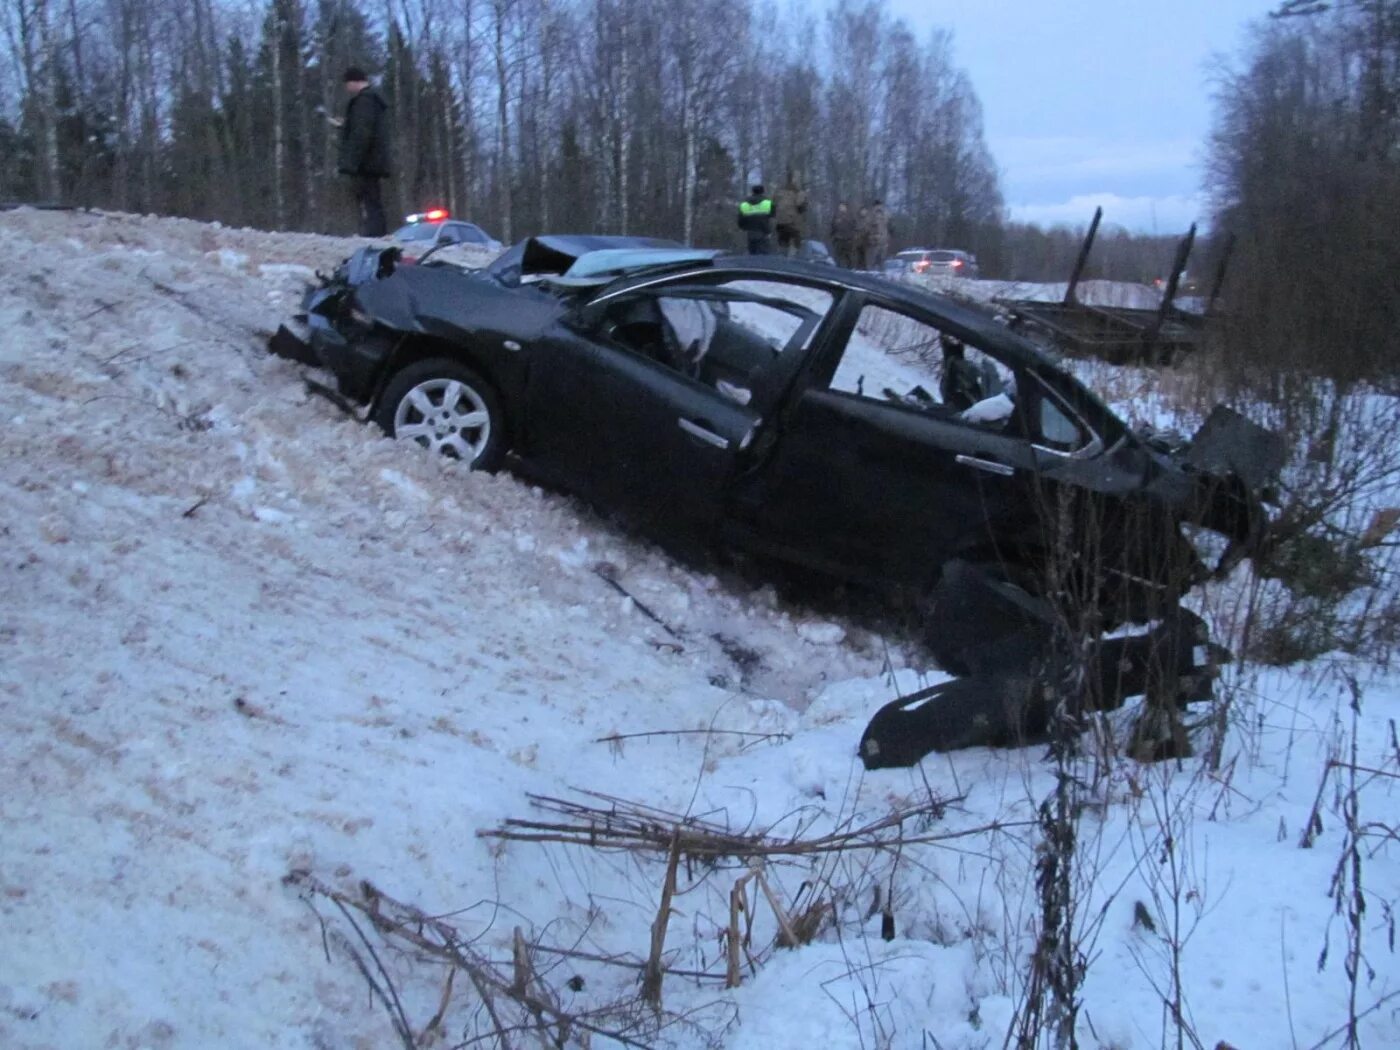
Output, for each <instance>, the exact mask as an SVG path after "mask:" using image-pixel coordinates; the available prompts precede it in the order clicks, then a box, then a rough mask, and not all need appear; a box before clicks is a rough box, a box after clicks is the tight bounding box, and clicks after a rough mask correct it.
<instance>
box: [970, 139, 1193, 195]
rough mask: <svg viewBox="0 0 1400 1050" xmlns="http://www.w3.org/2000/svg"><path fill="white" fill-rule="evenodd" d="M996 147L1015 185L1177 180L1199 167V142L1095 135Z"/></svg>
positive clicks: (998, 143)
mask: <svg viewBox="0 0 1400 1050" xmlns="http://www.w3.org/2000/svg"><path fill="white" fill-rule="evenodd" d="M991 145H992V149H993V152H994V154H995V156H996V158H997V160H998V161H999V162H1000V163H1001V165H1002V168H1003V170H1004V171H1005V172H1006V174H1007V176H1008V178H1009V179H1010V180H1011V181H1012V182H1031V181H1034V182H1054V181H1061V180H1073V181H1077V182H1081V183H1082V182H1083V181H1084V179H1086V178H1098V179H1103V178H1132V177H1135V176H1136V177H1144V176H1145V177H1152V176H1157V177H1163V176H1165V177H1175V178H1180V177H1182V176H1184V175H1186V174H1187V173H1188V172H1189V171H1190V170H1191V168H1192V166H1193V165H1194V164H1195V163H1196V160H1197V157H1198V155H1199V153H1200V148H1201V147H1200V143H1199V142H1196V141H1193V140H1191V139H1183V138H1173V139H1148V140H1137V141H1122V140H1112V139H1105V138H1098V137H1093V136H1083V135H1073V136H1051V135H1043V136H1034V137H1024V136H1022V137H1008V138H1000V139H997V140H994V141H993V142H992V144H991Z"/></svg>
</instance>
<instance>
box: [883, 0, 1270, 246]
mask: <svg viewBox="0 0 1400 1050" xmlns="http://www.w3.org/2000/svg"><path fill="white" fill-rule="evenodd" d="M889 4H890V11H891V13H893V14H894V15H896V16H898V17H901V18H904V19H905V20H906V21H908V22H909V24H910V25H911V26H912V27H914V29H915V31H916V33H917V34H918V35H919V36H920V37H922V36H923V35H924V34H925V33H926V32H927V30H928V29H929V28H931V27H933V26H944V27H947V28H950V29H952V30H953V44H954V54H955V59H956V61H957V63H958V64H959V65H961V66H962V67H963V68H964V69H966V70H967V72H968V74H969V75H970V76H971V78H972V82H973V85H974V86H975V87H976V89H977V94H978V97H979V98H981V100H982V105H983V107H984V110H985V119H986V128H987V143H988V145H989V146H990V147H991V150H992V153H993V155H994V156H995V157H996V160H997V164H998V166H999V167H1000V168H1001V172H1002V189H1003V191H1004V192H1005V194H1006V202H1007V204H1008V206H1009V207H1010V209H1011V214H1012V217H1013V218H1016V219H1022V220H1026V221H1033V222H1041V223H1054V222H1059V221H1064V222H1069V223H1072V224H1076V225H1077V224H1080V223H1085V222H1088V220H1089V218H1090V217H1091V215H1092V214H1093V210H1094V205H1095V204H1099V203H1101V204H1103V206H1104V221H1105V222H1116V223H1119V224H1121V225H1124V226H1127V227H1129V228H1132V229H1138V230H1143V231H1146V232H1159V233H1176V232H1178V231H1184V230H1185V228H1186V226H1188V225H1189V224H1190V223H1191V221H1192V220H1193V219H1196V218H1198V217H1200V214H1201V212H1202V211H1203V210H1204V208H1203V200H1202V196H1201V167H1202V165H1201V161H1202V149H1203V145H1204V143H1205V139H1206V136H1207V134H1208V133H1209V130H1210V123H1211V98H1210V95H1211V85H1210V79H1211V74H1210V69H1211V59H1212V56H1213V55H1217V54H1233V53H1234V52H1235V51H1236V50H1237V49H1238V47H1239V45H1240V44H1241V43H1243V41H1244V40H1245V25H1246V23H1248V22H1249V21H1250V20H1252V19H1255V18H1258V17H1261V16H1262V15H1264V14H1265V13H1266V12H1267V11H1268V10H1270V9H1271V8H1273V7H1275V6H1277V0H1170V2H1160V0H1159V2H1152V3H1146V2H1144V0H889Z"/></svg>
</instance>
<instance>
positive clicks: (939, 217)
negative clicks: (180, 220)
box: [0, 0, 1002, 253]
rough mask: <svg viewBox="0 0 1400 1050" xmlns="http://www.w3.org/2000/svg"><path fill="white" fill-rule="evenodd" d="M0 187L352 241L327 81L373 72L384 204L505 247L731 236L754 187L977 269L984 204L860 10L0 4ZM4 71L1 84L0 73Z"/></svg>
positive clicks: (926, 92) (910, 71)
mask: <svg viewBox="0 0 1400 1050" xmlns="http://www.w3.org/2000/svg"><path fill="white" fill-rule="evenodd" d="M3 10H4V17H5V22H4V29H5V30H6V41H7V43H8V45H9V47H10V51H11V56H12V58H13V64H12V70H13V72H12V75H11V76H10V77H8V78H6V79H5V80H4V82H3V84H0V91H2V92H3V93H0V118H3V123H0V195H3V196H6V197H12V198H19V199H50V200H58V201H65V202H69V203H79V204H91V205H98V206H105V207H112V208H120V209H127V210H136V211H152V212H168V213H176V214H182V215H189V216H193V217H196V218H203V219H219V220H222V221H224V222H227V223H237V224H241V225H242V224H246V225H255V226H262V227H270V228H298V229H311V230H327V231H331V230H335V231H346V230H349V229H351V228H353V224H352V222H351V217H350V214H349V207H348V205H347V203H346V201H345V200H344V193H343V187H342V186H339V185H338V184H337V180H336V178H335V174H334V166H335V160H334V157H335V144H336V132H335V129H334V128H332V127H331V125H330V124H329V122H328V120H327V117H328V116H330V115H333V114H335V113H338V112H339V111H340V109H341V108H342V107H343V104H344V99H343V97H342V94H341V84H340V75H341V73H342V71H343V70H344V68H345V67H346V66H347V65H351V64H358V65H361V66H364V67H366V68H368V69H370V70H371V71H372V72H373V73H374V74H376V76H377V79H378V80H379V81H380V83H381V85H382V92H383V94H384V96H385V98H386V99H387V100H388V102H389V104H390V107H391V111H392V117H393V124H394V127H395V129H396V135H395V139H396V142H395V152H396V156H397V160H398V170H397V173H396V177H395V178H394V179H393V180H392V181H391V182H390V183H389V184H388V186H387V187H386V190H387V195H388V202H389V205H390V207H391V209H392V210H397V211H399V212H402V211H405V210H412V209H415V208H418V207H422V206H424V205H427V204H443V205H446V206H448V207H450V208H451V209H452V210H453V211H454V212H457V213H459V214H465V215H471V216H474V217H479V218H480V219H481V220H482V221H483V223H484V224H486V225H487V226H489V227H490V228H491V229H492V230H493V231H494V232H496V233H497V234H498V235H499V236H501V237H502V239H505V240H510V239H513V238H515V237H518V236H520V235H522V234H525V233H528V232H531V231H535V230H541V229H547V228H554V229H558V228H561V227H570V228H580V229H597V230H610V231H618V232H641V231H645V232H649V233H656V234H665V235H670V236H675V237H680V238H682V239H686V240H693V241H696V242H703V243H723V244H727V243H730V241H731V240H732V239H733V230H732V215H731V210H732V207H733V203H734V201H735V200H736V198H737V197H738V196H739V195H740V194H741V192H742V188H743V186H744V184H745V183H746V181H747V180H748V179H749V178H750V177H754V176H761V177H763V178H764V179H765V180H766V181H767V182H768V183H769V184H770V186H776V185H777V184H778V183H779V182H780V181H781V180H782V178H783V176H784V175H785V173H786V171H787V170H788V169H789V168H791V169H793V170H795V171H796V172H797V173H799V175H800V177H801V178H802V179H803V180H804V181H805V182H806V184H807V186H808V189H809V191H811V198H812V202H813V214H812V217H811V218H812V220H813V224H814V225H815V226H816V227H818V228H824V227H825V224H826V222H827V219H828V216H829V214H830V211H831V208H832V206H833V205H834V203H835V201H836V200H837V199H838V198H840V197H847V198H850V199H851V200H853V201H856V200H864V199H869V198H873V197H882V198H884V199H885V200H886V201H887V202H888V203H889V205H890V206H891V210H892V212H893V213H894V215H895V228H896V229H895V232H896V235H897V236H898V237H899V238H900V240H901V242H902V243H906V244H907V243H913V242H928V243H932V244H944V243H947V244H957V245H966V246H970V247H973V248H974V250H975V249H977V248H982V249H983V250H984V251H985V250H991V251H992V252H993V253H995V252H996V250H997V248H998V242H997V241H996V238H995V237H994V236H993V233H994V231H996V229H997V227H998V226H999V224H1000V220H1001V213H1002V201H1001V196H1000V191H999V189H998V183H997V175H996V170H995V167H994V165H993V162H992V159H991V157H990V155H989V153H988V151H987V149H986V147H985V144H984V142H983V136H982V124H981V114H980V107H979V104H978V101H977V98H976V96H975V94H974V92H973V90H972V87H971V85H970V84H969V82H968V79H967V77H966V76H965V75H964V74H963V73H962V71H960V70H959V69H958V68H957V67H956V65H955V64H954V62H953V58H952V54H951V48H950V41H949V38H948V36H947V35H946V34H941V33H935V34H933V35H932V36H931V37H930V38H929V39H927V40H925V41H922V42H920V41H918V40H916V39H915V38H914V36H913V35H912V33H911V31H910V30H909V28H908V26H907V25H905V24H904V23H903V22H901V21H898V20H895V19H893V18H891V17H890V16H889V14H888V13H887V12H886V10H885V8H884V5H883V3H882V2H880V0H841V2H839V3H837V4H836V5H835V6H834V7H833V8H831V9H830V10H829V11H826V12H824V13H822V14H820V15H811V14H805V13H800V12H799V11H798V9H795V8H794V9H791V10H786V11H782V12H780V11H779V10H778V9H776V8H773V7H769V6H765V5H764V4H763V3H762V2H760V0H671V2H668V3H665V4H648V3H642V2H641V0H386V2H385V3H384V4H383V5H371V4H369V3H368V2H366V0H270V2H267V3H266V4H265V6H261V8H260V9H259V8H258V7H252V6H249V5H246V4H242V3H235V2H233V0H187V2H185V0H182V2H178V3H176V2H166V0H4V8H3ZM0 76H3V74H0Z"/></svg>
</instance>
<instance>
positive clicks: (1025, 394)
mask: <svg viewBox="0 0 1400 1050" xmlns="http://www.w3.org/2000/svg"><path fill="white" fill-rule="evenodd" d="M273 349H274V350H278V351H279V352H282V353H285V354H286V355H287V356H292V357H296V358H298V359H300V360H306V361H311V362H314V363H316V364H318V365H320V366H322V367H324V368H325V369H327V370H329V372H330V373H331V374H333V375H334V377H335V381H336V389H335V391H334V395H335V396H336V397H337V398H338V399H339V400H340V402H341V404H342V406H343V407H346V408H347V409H348V410H350V411H353V412H355V413H357V414H358V415H359V417H360V418H362V419H365V420H366V421H373V422H375V423H377V424H378V425H379V426H380V427H382V428H383V430H384V431H385V432H386V433H387V434H389V435H391V436H393V437H395V438H398V439H401V440H405V441H408V442H412V443H415V444H417V445H421V446H423V447H424V448H425V449H427V450H429V451H430V452H432V453H434V454H437V455H443V456H447V457H450V458H453V459H458V460H462V461H465V462H468V463H470V464H471V465H472V466H474V467H477V468H479V469H486V470H494V469H497V468H498V467H501V466H502V465H504V464H507V463H510V464H511V465H512V467H513V469H517V470H520V471H521V472H523V473H525V474H527V475H529V476H531V477H534V478H538V479H540V480H543V481H545V482H546V483H549V484H553V485H555V486H557V487H560V488H563V489H565V490H567V491H571V492H574V493H577V494H579V495H581V496H583V497H585V498H587V499H588V500H590V501H593V502H594V503H596V504H598V505H601V506H603V507H606V508H609V509H612V510H615V511H620V512H624V513H626V514H628V515H630V516H632V517H633V518H635V519H637V520H638V521H640V522H642V523H643V524H644V525H645V526H648V527H651V528H654V529H657V530H661V531H663V532H665V533H666V534H668V535H670V534H674V533H675V532H676V531H677V530H681V531H684V532H685V533H687V534H691V535H698V536H703V537H706V538H708V539H712V540H717V541H719V542H721V543H723V544H726V545H730V546H733V547H738V548H741V549H745V550H749V551H753V552H758V553H760V554H762V555H767V556H771V557H775V558H777V559H780V560H785V561H788V562H793V563H797V564H800V565H804V566H808V567H810V568H813V569H816V570H819V571H820V572H822V573H826V574H829V575H831V576H833V577H839V578H842V579H846V580H851V581H856V582H858V583H861V584H864V585H867V586H869V587H872V588H875V589H877V590H879V591H882V592H884V593H888V594H890V595H892V596H893V595H899V596H903V599H910V600H911V601H910V604H911V605H912V606H913V607H915V608H917V609H920V610H924V611H926V616H927V618H926V621H925V622H926V628H927V629H926V634H925V637H926V639H927V641H928V644H929V647H930V648H931V650H932V651H933V653H934V655H935V657H936V658H937V659H938V660H939V661H940V663H942V664H943V665H944V666H945V667H947V668H949V669H951V670H954V671H958V672H963V673H965V672H969V671H976V670H977V668H978V666H979V665H982V664H985V662H986V659H985V658H986V654H987V653H988V652H989V651H990V650H989V649H988V646H989V645H994V644H995V643H996V642H997V641H998V640H999V639H1000V640H1005V639H1008V638H1009V639H1013V640H1014V638H1016V637H1022V636H1024V633H1025V632H1024V630H1023V628H1024V627H1025V620H1026V617H1027V616H1028V615H1031V613H1030V612H1028V610H1034V609H1038V608H1039V609H1043V604H1042V605H1037V603H1044V602H1046V601H1051V600H1054V601H1056V602H1059V601H1060V600H1061V598H1063V596H1064V595H1065V594H1067V593H1069V592H1070V591H1071V590H1072V591H1073V593H1074V594H1075V595H1078V596H1080V599H1081V600H1079V601H1078V604H1077V605H1076V608H1080V609H1082V610H1086V617H1087V619H1086V621H1085V622H1086V623H1087V622H1092V623H1093V624H1094V625H1095V630H1110V629H1112V628H1114V627H1117V626H1119V625H1121V624H1124V623H1130V622H1131V623H1145V622H1147V621H1161V620H1163V619H1164V618H1168V619H1169V618H1171V617H1173V616H1175V615H1177V611H1178V605H1179V602H1180V601H1181V599H1182V597H1183V596H1184V594H1185V593H1186V592H1187V591H1188V590H1190V589H1191V588H1192V587H1193V586H1195V585H1196V584H1197V583H1200V582H1202V581H1203V580H1205V579H1206V578H1208V577H1209V576H1211V575H1213V574H1220V573H1223V572H1225V571H1226V570H1228V569H1229V568H1230V567H1231V566H1233V565H1234V564H1235V563H1236V562H1237V561H1238V560H1239V559H1240V558H1241V557H1243V556H1245V555H1247V554H1249V553H1250V552H1251V551H1253V550H1254V549H1255V547H1256V546H1257V545H1258V543H1259V542H1260V539H1261V536H1262V534H1263V530H1264V527H1265V516H1264V511H1263V507H1262V505H1261V502H1260V499H1259V496H1258V493H1259V491H1260V489H1261V488H1262V487H1263V486H1264V485H1265V484H1266V483H1267V482H1268V480H1269V478H1268V475H1269V474H1270V472H1271V471H1272V470H1273V469H1276V467H1275V466H1274V464H1273V459H1274V458H1275V455H1274V452H1275V450H1274V449H1273V446H1272V445H1271V444H1270V441H1269V440H1268V435H1267V432H1264V431H1261V430H1260V428H1256V427H1253V424H1250V423H1249V422H1248V421H1247V420H1244V419H1243V418H1242V417H1238V416H1235V415H1233V414H1232V413H1229V412H1223V414H1219V413H1218V414H1217V415H1215V416H1212V418H1211V420H1210V421H1209V422H1208V424H1207V426H1206V427H1205V428H1203V430H1202V432H1201V434H1200V435H1199V436H1198V439H1197V440H1196V441H1194V442H1191V443H1187V444H1185V445H1182V446H1180V447H1168V446H1167V445H1165V444H1162V443H1161V442H1158V441H1155V440H1152V439H1149V438H1148V437H1145V436H1143V435H1139V434H1137V433H1135V432H1134V431H1133V430H1132V429H1131V428H1130V427H1129V426H1128V425H1127V424H1126V423H1125V422H1124V421H1123V420H1122V419H1120V418H1119V417H1118V416H1117V415H1116V414H1115V413H1114V412H1113V411H1111V410H1110V409H1109V408H1108V407H1107V406H1106V405H1105V404H1104V402H1103V401H1102V400H1101V399H1100V398H1099V397H1097V396H1096V395H1095V394H1094V393H1093V392H1092V391H1090V390H1089V389H1087V388H1086V387H1085V386H1084V385H1083V384H1082V383H1080V382H1079V381H1078V380H1077V379H1076V378H1074V377H1073V376H1072V375H1070V374H1069V373H1068V372H1066V371H1064V370H1063V369H1061V368H1060V367H1058V366H1057V365H1056V364H1054V363H1053V362H1051V361H1050V360H1049V359H1048V358H1047V357H1045V356H1044V355H1043V354H1042V353H1041V352H1040V351H1039V350H1038V349H1037V348H1036V347H1035V346H1034V345H1033V344H1031V343H1030V342H1028V341H1027V340H1025V339H1024V338H1022V337H1020V336H1018V335H1016V334H1015V333H1013V332H1011V331H1009V330H1008V329H1007V328H1006V327H1004V326H1003V325H1001V324H998V323H997V322H996V321H995V320H994V319H993V318H992V317H991V316H990V315H989V314H987V313H985V312H983V311H981V310H978V309H976V308H973V307H969V306H967V305H964V304H961V303H958V302H955V301H953V300H952V299H949V298H946V297H943V296H940V295H936V294H933V293H931V292H929V291H927V290H924V289H922V288H918V287H915V286H911V285H907V284H901V283H895V282H890V281H887V280H884V279H881V278H879V277H877V276H873V275H865V274H859V273H853V272H851V271H847V270H842V269H838V268H834V267H829V266H814V265H811V264H808V263H803V262H801V261H798V260H788V259H783V258H779V257H775V256H727V255H723V254H721V253H719V252H716V251H709V250H696V249H689V248H683V247H681V246H677V245H672V244H670V242H665V241H654V240H651V241H648V240H642V239H636V238H601V237H539V238H533V239H531V240H528V241H525V242H522V243H521V244H519V245H516V246H515V247H514V248H512V249H511V250H509V251H507V252H505V253H504V254H503V255H501V256H500V258H498V259H497V260H496V261H495V262H494V263H492V264H491V265H490V266H488V267H486V268H484V269H481V270H476V271H473V272H464V271H463V270H461V269H459V268H457V267H453V266H448V265H437V264H434V263H433V262H432V261H430V262H429V263H428V264H427V265H419V266H408V267H404V266H400V265H397V260H396V259H395V257H394V254H393V252H392V251H375V250H374V249H365V250H363V251H361V252H360V253H358V254H357V255H356V256H354V257H352V258H351V259H350V260H348V261H347V262H346V263H345V264H344V265H342V266H341V267H340V268H339V269H338V270H337V271H336V272H335V273H334V274H333V275H332V276H331V277H330V278H329V279H328V280H327V281H326V282H325V284H324V285H323V286H321V287H319V288H316V289H313V290H311V291H310V292H309V293H308V296H307V298H306V300H305V303H304V313H303V314H302V315H301V320H300V327H299V328H298V329H297V330H295V331H294V330H293V329H291V328H284V329H282V330H281V331H280V332H279V334H278V336H277V337H275V339H274V346H273ZM1222 411H1223V410H1222ZM954 569H956V571H952V570H954ZM950 588H951V590H950ZM1035 616H1039V617H1040V618H1041V620H1042V621H1044V619H1045V618H1044V616H1043V615H1042V613H1035ZM1193 629H1194V628H1193ZM1013 649H1014V646H1013ZM1008 651H1009V650H1005V649H1003V650H1001V652H1002V653H1003V655H1004V654H1005V653H1006V652H1008ZM1185 651H1186V653H1187V654H1188V655H1187V657H1186V658H1185V659H1186V663H1184V664H1183V665H1182V667H1181V668H1179V670H1181V671H1182V673H1186V672H1187V671H1189V670H1190V669H1191V668H1192V667H1193V666H1194V665H1192V664H1191V663H1190V659H1191V657H1190V653H1191V652H1192V651H1193V649H1192V646H1191V645H1189V644H1188V645H1186V646H1185ZM1174 673H1175V672H1174ZM1120 702H1121V701H1120Z"/></svg>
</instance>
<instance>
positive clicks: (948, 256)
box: [928, 252, 958, 262]
mask: <svg viewBox="0 0 1400 1050" xmlns="http://www.w3.org/2000/svg"><path fill="white" fill-rule="evenodd" d="M928 257H929V259H930V260H931V261H932V262H952V261H953V260H954V259H956V258H957V257H958V253H957V252H929V253H928Z"/></svg>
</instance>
